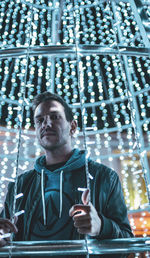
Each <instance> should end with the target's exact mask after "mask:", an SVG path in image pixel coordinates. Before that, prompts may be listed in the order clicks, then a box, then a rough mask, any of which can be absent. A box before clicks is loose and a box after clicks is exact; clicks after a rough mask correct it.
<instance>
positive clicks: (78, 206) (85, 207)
mask: <svg viewBox="0 0 150 258" xmlns="http://www.w3.org/2000/svg"><path fill="white" fill-rule="evenodd" d="M90 209H91V208H90V206H89V205H82V204H75V205H74V206H72V207H71V209H70V211H69V216H71V217H72V216H75V215H76V214H77V213H79V212H80V213H81V214H82V213H83V214H85V213H89V212H90ZM79 215H80V214H79Z"/></svg>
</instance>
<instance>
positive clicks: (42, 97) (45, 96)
mask: <svg viewBox="0 0 150 258" xmlns="http://www.w3.org/2000/svg"><path fill="white" fill-rule="evenodd" d="M47 100H56V101H58V102H59V103H60V104H61V105H62V106H63V107H64V110H65V115H66V119H67V121H69V122H71V121H72V120H73V113H72V109H71V108H70V107H69V105H68V104H67V103H66V102H65V101H64V100H63V98H62V97H61V96H59V95H57V94H55V93H51V92H48V91H45V92H43V93H40V94H38V95H36V96H35V97H34V99H33V101H32V109H33V112H34V111H35V109H36V108H37V106H38V105H39V104H40V103H42V102H45V101H47Z"/></svg>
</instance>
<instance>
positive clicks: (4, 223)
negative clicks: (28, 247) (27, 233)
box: [0, 218, 18, 233]
mask: <svg viewBox="0 0 150 258" xmlns="http://www.w3.org/2000/svg"><path fill="white" fill-rule="evenodd" d="M0 228H2V229H4V230H6V231H7V232H9V231H10V232H14V233H17V232H18V229H17V227H16V225H15V224H13V223H12V222H11V221H10V220H9V219H2V218H0Z"/></svg>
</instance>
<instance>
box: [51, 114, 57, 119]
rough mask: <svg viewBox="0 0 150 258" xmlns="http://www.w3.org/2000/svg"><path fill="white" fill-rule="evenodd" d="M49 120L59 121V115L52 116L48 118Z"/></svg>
mask: <svg viewBox="0 0 150 258" xmlns="http://www.w3.org/2000/svg"><path fill="white" fill-rule="evenodd" d="M50 118H51V120H58V119H59V115H57V114H53V115H51V116H50Z"/></svg>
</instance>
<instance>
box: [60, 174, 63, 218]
mask: <svg viewBox="0 0 150 258" xmlns="http://www.w3.org/2000/svg"><path fill="white" fill-rule="evenodd" d="M62 188H63V170H61V172H60V204H59V218H61V214H62V204H63V203H62V191H63V189H62Z"/></svg>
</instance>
